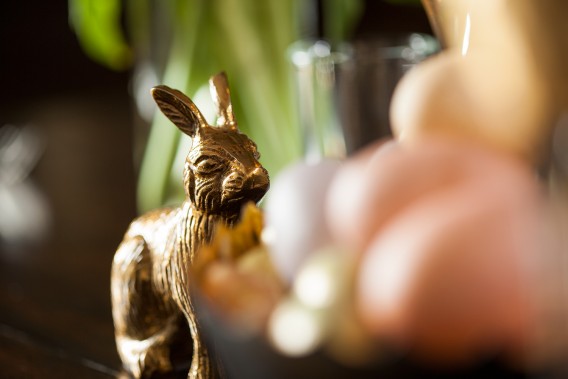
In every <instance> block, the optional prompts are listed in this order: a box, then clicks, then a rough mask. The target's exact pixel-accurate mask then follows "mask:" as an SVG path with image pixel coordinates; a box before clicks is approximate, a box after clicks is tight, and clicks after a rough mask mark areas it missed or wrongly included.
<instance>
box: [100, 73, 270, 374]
mask: <svg viewBox="0 0 568 379" xmlns="http://www.w3.org/2000/svg"><path fill="white" fill-rule="evenodd" d="M210 87H211V95H212V97H213V100H214V102H215V104H216V106H217V114H218V125H217V126H211V125H209V124H208V123H207V122H206V120H205V118H204V117H203V115H202V114H201V112H200V111H199V109H198V108H197V107H196V106H195V104H194V103H193V102H192V101H191V100H190V99H189V98H188V97H187V96H185V95H184V94H183V93H181V92H180V91H177V90H173V89H171V88H169V87H166V86H158V87H155V88H153V89H152V95H153V97H154V100H155V101H156V103H157V104H158V106H159V107H160V109H161V110H162V112H163V113H164V114H165V115H166V116H167V117H168V118H169V119H170V120H171V121H172V122H173V123H174V124H175V125H176V126H177V127H178V128H179V129H180V130H181V131H183V132H184V133H186V134H187V135H188V136H190V137H191V138H192V140H193V143H192V146H191V148H190V150H189V152H188V155H187V159H186V163H185V168H184V172H183V177H184V190H185V193H186V200H185V202H184V203H183V204H182V205H181V206H180V207H178V208H169V209H161V210H155V211H153V212H151V213H148V214H146V215H144V216H142V217H140V218H139V219H137V220H135V221H133V222H132V224H131V225H130V228H129V230H128V231H127V233H126V235H125V237H124V240H123V242H122V243H121V245H120V246H119V248H118V250H117V252H116V255H115V258H114V262H113V266H112V276H111V281H112V288H111V291H112V304H113V319H114V324H115V335H116V343H117V346H118V351H119V354H120V357H121V359H122V362H123V364H124V368H125V369H126V370H127V371H128V372H129V373H130V374H131V375H133V376H134V377H136V378H142V377H144V378H145V377H149V376H150V375H151V374H153V373H154V372H168V371H172V370H173V369H174V367H173V364H172V361H171V355H170V354H171V353H176V352H178V351H186V349H187V347H188V346H189V344H190V342H193V346H192V349H191V357H192V358H191V367H190V369H189V373H188V378H191V379H210V378H217V377H219V368H218V367H217V365H216V364H215V360H214V359H213V357H212V356H211V355H210V353H209V352H208V349H207V348H206V346H205V345H204V343H203V336H202V335H201V331H200V327H199V323H198V320H197V318H196V315H195V313H194V310H193V305H192V303H193V301H192V298H191V297H190V294H189V291H190V285H191V282H190V277H189V271H190V267H191V264H192V263H193V261H194V259H196V254H197V252H198V250H199V248H200V247H201V245H202V244H204V243H206V242H208V241H209V240H210V239H211V236H212V234H213V231H214V228H215V227H216V226H217V225H218V224H222V225H227V226H231V225H233V224H234V223H235V222H236V221H237V220H238V218H239V214H240V211H241V207H242V206H243V205H244V204H246V203H247V202H253V203H256V202H257V201H259V200H260V199H261V198H262V197H263V196H264V194H265V193H266V191H267V190H268V186H269V179H268V173H267V172H266V170H265V169H264V168H263V167H262V166H261V165H260V163H259V162H258V158H259V153H258V151H257V149H256V145H255V144H254V142H253V141H251V140H250V139H249V138H248V137H246V136H245V135H244V134H242V133H241V132H240V131H239V129H238V127H237V123H236V120H235V116H234V114H233V110H232V104H231V98H230V93H229V86H228V82H227V77H226V75H225V74H224V73H220V74H217V75H215V76H213V77H212V78H211V79H210ZM188 332H189V333H188Z"/></svg>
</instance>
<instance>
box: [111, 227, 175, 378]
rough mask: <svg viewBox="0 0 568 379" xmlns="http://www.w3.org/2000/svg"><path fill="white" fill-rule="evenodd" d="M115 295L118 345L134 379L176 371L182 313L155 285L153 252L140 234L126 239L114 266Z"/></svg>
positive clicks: (118, 251)
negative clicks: (172, 356) (172, 355)
mask: <svg viewBox="0 0 568 379" xmlns="http://www.w3.org/2000/svg"><path fill="white" fill-rule="evenodd" d="M111 297H112V309H113V320H114V325H115V335H116V344H117V348H118V352H119V355H120V358H121V360H122V363H123V366H124V368H125V369H126V370H127V371H128V372H129V373H130V374H131V375H132V376H133V377H134V378H137V379H138V378H148V377H150V376H151V375H152V373H154V372H168V371H171V370H172V363H171V361H170V347H171V345H172V343H173V341H174V339H175V337H176V335H178V334H179V325H180V323H179V321H180V317H182V314H181V312H179V310H178V309H177V307H175V306H174V305H173V304H171V302H169V301H168V300H167V299H165V298H164V297H163V296H160V295H159V294H156V293H155V290H154V286H153V285H152V261H151V253H150V250H149V249H148V245H147V243H146V241H145V240H144V239H143V238H142V237H140V236H137V237H133V238H127V239H125V240H124V241H123V242H122V243H121V245H120V246H119V248H118V250H117V252H116V254H115V257H114V261H113V265H112V273H111Z"/></svg>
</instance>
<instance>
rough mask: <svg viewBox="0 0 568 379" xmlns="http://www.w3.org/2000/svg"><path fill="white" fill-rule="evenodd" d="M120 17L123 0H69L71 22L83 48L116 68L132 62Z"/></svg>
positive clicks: (112, 67) (89, 54) (93, 57)
mask: <svg viewBox="0 0 568 379" xmlns="http://www.w3.org/2000/svg"><path fill="white" fill-rule="evenodd" d="M120 16H121V1H120V0H69V23H70V25H71V28H72V29H73V30H74V31H75V34H76V35H77V38H78V39H79V43H80V44H81V47H82V48H83V50H84V51H85V53H86V54H87V55H88V56H89V57H91V58H92V59H93V60H95V61H97V62H99V63H101V64H103V65H105V66H107V67H109V68H111V69H115V70H122V69H125V68H127V67H129V66H130V64H131V62H132V52H131V49H130V47H129V46H128V44H127V43H126V40H125V38H124V34H123V32H122V28H121V25H120Z"/></svg>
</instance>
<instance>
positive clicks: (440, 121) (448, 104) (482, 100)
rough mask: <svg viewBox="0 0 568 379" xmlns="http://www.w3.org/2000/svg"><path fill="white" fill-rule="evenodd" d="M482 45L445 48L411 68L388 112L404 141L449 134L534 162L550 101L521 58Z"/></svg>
mask: <svg viewBox="0 0 568 379" xmlns="http://www.w3.org/2000/svg"><path fill="white" fill-rule="evenodd" d="M519 63H520V64H518V65H517V64H514V65H512V64H510V62H508V61H505V62H502V61H499V60H498V59H496V58H495V54H492V53H491V52H489V51H483V50H481V49H478V50H475V51H473V50H472V51H471V52H470V53H469V54H468V55H467V56H466V57H463V56H461V55H460V54H458V53H457V52H451V51H450V52H444V53H441V54H439V55H438V56H436V57H434V58H431V59H428V60H427V61H425V62H423V63H421V64H420V65H418V66H417V67H415V68H414V69H412V70H411V71H410V72H409V73H408V75H406V76H405V77H404V78H403V79H402V80H401V82H400V83H399V85H398V86H397V88H396V90H395V93H394V95H393V99H392V103H391V109H390V115H391V122H392V126H393V133H394V134H395V135H396V136H397V138H399V139H400V140H401V141H404V142H415V141H419V140H420V139H421V138H422V137H424V136H428V135H449V136H454V137H461V138H466V139H469V140H471V141H477V142H481V143H483V144H485V145H487V146H491V147H493V148H497V149H500V150H501V151H504V152H508V153H511V154H513V155H516V156H519V157H523V158H524V159H528V160H530V161H534V160H536V159H537V158H538V157H539V155H540V153H541V151H542V149H543V147H544V144H545V142H546V139H547V136H548V134H549V133H550V130H549V129H550V128H548V125H549V122H548V121H549V120H548V119H547V114H548V112H549V111H548V109H549V107H550V105H549V104H551V103H552V102H551V100H550V99H549V97H548V96H547V92H546V91H545V88H544V87H543V83H542V80H540V78H539V77H538V76H535V75H534V72H533V71H531V69H530V67H525V66H526V65H527V64H525V62H519Z"/></svg>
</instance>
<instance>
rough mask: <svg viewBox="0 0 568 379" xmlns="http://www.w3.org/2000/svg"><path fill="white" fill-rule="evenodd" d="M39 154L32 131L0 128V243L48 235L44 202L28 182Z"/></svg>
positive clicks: (40, 148)
mask: <svg viewBox="0 0 568 379" xmlns="http://www.w3.org/2000/svg"><path fill="white" fill-rule="evenodd" d="M42 153H43V141H42V140H41V138H40V137H39V136H38V135H37V134H36V132H35V130H34V129H33V128H32V127H21V128H18V127H15V126H12V125H4V126H2V127H0V242H3V243H7V244H17V243H21V242H34V241H38V240H39V239H40V238H41V237H42V236H43V235H44V234H45V232H46V231H47V227H48V223H49V211H48V206H47V202H46V200H45V198H44V196H43V194H42V193H41V192H40V191H39V190H38V188H37V187H36V186H35V184H34V183H33V181H31V180H30V178H29V175H30V173H31V171H32V170H33V169H34V167H35V166H36V164H37V162H38V160H39V159H40V157H41V155H42Z"/></svg>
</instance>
